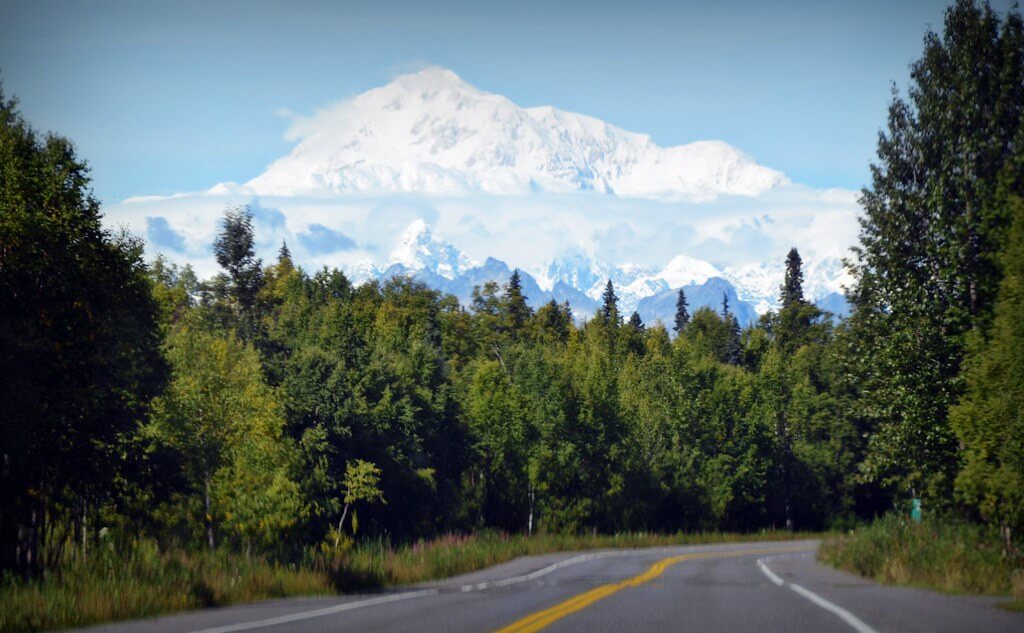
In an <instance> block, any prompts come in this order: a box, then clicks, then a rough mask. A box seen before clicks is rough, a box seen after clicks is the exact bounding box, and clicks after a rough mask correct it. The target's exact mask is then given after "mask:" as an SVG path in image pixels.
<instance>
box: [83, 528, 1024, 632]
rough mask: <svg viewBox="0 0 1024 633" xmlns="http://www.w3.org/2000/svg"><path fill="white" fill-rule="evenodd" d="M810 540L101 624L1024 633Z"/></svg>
mask: <svg viewBox="0 0 1024 633" xmlns="http://www.w3.org/2000/svg"><path fill="white" fill-rule="evenodd" d="M816 547H817V542H815V541H791V542H775V543H757V542H752V543H742V544H728V545H706V546H694V547H668V548H653V549H643V550H629V551H622V550H620V551H600V552H591V553H582V554H579V553H577V554H573V553H569V554H552V555H546V556H532V557H526V558H521V559H517V560H515V561H512V562H510V563H507V564H504V565H499V566H497V567H492V568H490V569H486V570H483V571H479V572H474V573H472V574H466V575H463V576H459V577H457V578H452V579H448V580H444V581H439V582H435V583H428V584H423V585H417V586H415V587H407V588H404V589H397V590H394V591H387V592H381V593H376V594H360V595H347V596H335V597H323V598H300V599H288V600H276V601H271V602H263V603H259V604H254V605H242V606H236V607H227V608H221V609H207V610H203V611H195V612H191V613H184V614H177V615H170V616H165V617H160V618H154V619H149V620H138V621H134V622H123V623H118V624H114V625H108V626H102V627H94V628H92V629H89V630H90V631H109V632H110V633H128V632H138V633H170V632H181V631H191V632H197V633H233V632H236V631H239V632H240V631H256V632H258V633H283V632H285V631H304V632H305V631H308V632H311V633H321V632H323V633H326V632H328V631H330V632H341V631H408V632H411V633H449V632H455V633H458V632H462V631H466V632H485V631H499V632H500V633H534V632H536V631H545V632H546V633H547V632H550V633H564V632H570V631H583V632H586V633H600V632H603V631H608V632H613V631H614V632H616V633H618V632H621V631H701V632H714V631H721V632H723V633H734V632H739V631H756V632H758V633H767V632H770V631H800V632H808V631H821V632H831V631H835V632H843V633H850V632H851V631H855V632H858V633H872V632H878V633H883V632H887V631H900V632H903V631H908V632H915V631H921V632H925V631H927V632H929V633H933V632H937V631H1014V632H1016V633H1021V632H1022V631H1024V614H1022V613H1012V612H1008V611H1005V610H1003V609H1000V608H998V607H997V604H998V602H1000V600H1001V599H999V598H985V597H972V596H952V595H945V594H940V593H935V592H931V591H927V590H923V589H909V588H895V587H882V586H879V585H877V584H874V583H871V582H868V581H866V580H863V579H860V578H857V577H854V576H851V575H849V574H845V573H842V572H838V571H836V570H834V569H830V568H827V567H824V566H822V565H820V564H818V563H817V562H815V560H814V550H815V549H816Z"/></svg>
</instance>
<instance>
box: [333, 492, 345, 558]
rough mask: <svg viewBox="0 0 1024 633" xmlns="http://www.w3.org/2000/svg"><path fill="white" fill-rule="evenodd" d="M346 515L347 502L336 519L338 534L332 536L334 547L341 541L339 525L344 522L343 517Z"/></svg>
mask: <svg viewBox="0 0 1024 633" xmlns="http://www.w3.org/2000/svg"><path fill="white" fill-rule="evenodd" d="M347 515H348V504H347V503H346V504H345V508H344V509H343V510H342V511H341V518H340V519H338V534H337V535H336V536H335V537H334V547H338V544H339V543H341V526H342V524H343V523H345V517H346V516H347Z"/></svg>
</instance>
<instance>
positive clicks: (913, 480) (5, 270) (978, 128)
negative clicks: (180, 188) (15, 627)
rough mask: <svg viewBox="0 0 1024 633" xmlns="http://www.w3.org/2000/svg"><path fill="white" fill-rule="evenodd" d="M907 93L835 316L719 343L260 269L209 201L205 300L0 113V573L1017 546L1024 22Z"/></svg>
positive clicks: (794, 301)
mask: <svg viewBox="0 0 1024 633" xmlns="http://www.w3.org/2000/svg"><path fill="white" fill-rule="evenodd" d="M912 79H913V83H912V87H911V90H910V92H909V96H908V99H906V100H904V99H903V98H901V97H899V96H895V97H894V100H893V104H892V106H891V108H890V118H889V125H888V128H887V130H886V131H885V132H883V133H882V134H881V135H880V139H879V162H878V164H877V165H875V166H874V167H873V182H872V185H871V187H870V188H868V189H866V190H865V191H864V196H863V204H864V208H865V213H864V216H863V219H862V231H861V237H860V246H859V247H858V248H857V249H856V250H855V253H854V257H853V258H852V260H851V262H850V266H851V268H852V270H853V272H854V273H855V276H856V278H857V284H856V286H855V287H854V288H852V289H850V295H849V297H850V300H851V302H852V304H853V308H854V311H853V315H852V317H851V318H850V319H848V320H847V321H846V322H837V321H836V320H834V319H832V318H831V317H830V315H827V314H823V313H822V312H820V311H819V310H818V309H817V308H815V307H814V306H813V305H812V304H811V303H810V302H809V301H807V300H806V299H805V297H804V294H803V288H802V272H801V260H800V255H799V253H798V251H797V249H796V248H794V249H793V250H791V251H790V253H789V254H788V256H787V258H786V269H787V271H786V277H785V280H784V283H783V284H782V286H781V287H780V302H781V305H782V307H781V309H780V310H779V311H778V312H777V313H769V314H767V315H765V316H764V317H762V319H761V320H760V322H759V323H758V324H757V325H755V326H753V327H749V328H747V329H745V330H742V331H741V329H740V327H739V325H738V322H737V320H736V318H735V317H734V316H733V315H732V314H731V313H730V311H729V307H728V303H727V301H725V300H724V298H723V305H722V307H721V309H720V310H718V311H713V310H710V309H707V308H702V309H700V310H697V311H696V312H694V313H693V314H690V312H689V308H688V304H687V302H686V297H685V296H684V295H683V294H682V292H680V295H679V301H678V304H677V315H676V319H675V320H674V322H673V323H672V324H671V325H672V328H671V331H670V330H668V329H666V327H665V326H663V325H662V324H659V323H655V324H645V323H643V322H642V321H641V320H640V318H639V316H638V315H637V314H635V313H634V314H632V315H630V316H629V317H628V318H627V317H626V315H623V314H620V313H619V307H618V304H617V299H616V296H615V288H614V287H613V286H612V284H611V282H609V283H608V287H607V289H606V292H605V294H604V300H603V305H602V307H601V308H600V309H599V310H598V311H597V312H596V313H595V314H594V315H593V316H592V317H591V318H590V319H588V320H586V322H583V323H576V322H574V321H573V319H572V317H571V316H570V312H569V309H568V306H566V305H559V304H557V303H554V302H552V303H548V304H546V305H543V306H540V307H539V308H537V309H536V310H533V309H531V307H530V304H529V302H528V298H527V297H524V296H523V292H522V288H521V285H520V280H519V276H518V273H515V274H513V275H512V277H511V278H510V279H509V280H507V282H506V283H504V284H502V285H498V284H495V283H489V284H486V285H484V286H482V287H480V288H478V289H477V290H476V291H475V292H474V296H473V301H472V305H470V306H462V305H460V304H459V303H458V301H457V300H456V299H455V298H453V297H451V296H442V295H441V294H439V293H437V292H435V291H433V290H430V289H429V288H427V287H425V286H423V285H420V284H418V283H416V282H413V281H411V280H408V279H405V278H396V279H392V280H390V281H387V282H385V283H376V282H372V283H368V284H365V285H362V286H358V287H355V286H353V285H352V284H351V283H350V282H349V280H348V279H346V277H345V275H344V274H343V273H341V272H339V271H337V270H328V269H323V270H319V271H315V272H308V271H304V270H302V269H301V268H299V267H297V266H296V265H295V263H294V262H293V261H292V258H291V255H290V253H289V252H288V249H287V246H285V245H282V248H281V251H280V253H279V255H278V257H277V258H276V261H274V262H272V263H270V264H269V265H264V263H263V262H261V261H260V260H259V259H258V258H257V257H256V254H255V251H254V243H255V236H254V231H253V225H252V218H251V216H250V215H249V214H248V212H247V210H246V209H245V208H244V207H239V208H231V209H229V210H228V211H227V212H226V213H225V216H224V218H223V221H222V224H221V229H220V232H219V235H218V237H217V240H216V242H215V244H214V245H213V247H214V252H215V254H216V256H217V261H218V262H219V264H220V266H221V268H222V273H221V274H219V275H217V276H216V277H214V278H212V279H207V280H199V279H197V278H196V276H195V275H194V274H193V272H192V271H191V269H190V268H188V267H184V268H179V267H177V266H174V265H172V264H170V263H168V262H167V261H165V260H163V259H162V258H157V259H156V260H155V261H154V262H153V263H151V264H150V265H145V264H144V263H143V262H142V260H141V248H140V246H139V244H138V242H137V241H136V240H134V239H133V238H131V237H130V236H126V235H114V234H111V233H109V232H107V231H104V230H103V229H102V228H101V226H100V214H99V208H98V204H97V203H96V201H95V200H94V199H93V198H92V197H91V195H90V194H89V191H88V179H87V173H86V169H85V166H84V164H83V163H82V162H81V161H80V160H79V159H77V158H76V157H75V155H74V152H73V150H72V148H71V147H70V145H69V144H68V142H67V141H65V140H63V139H60V138H57V137H53V136H48V137H45V138H43V137H40V136H39V135H37V134H36V133H34V132H33V131H32V130H31V129H30V128H29V126H28V125H27V124H26V123H25V122H24V121H23V119H22V118H21V117H20V116H19V115H18V113H17V111H16V108H15V104H14V103H13V102H10V101H5V100H4V99H3V98H2V96H0V119H2V131H0V212H2V216H0V294H2V300H0V366H2V367H3V368H4V369H3V371H2V372H0V398H2V399H3V401H4V403H5V407H4V413H3V415H2V416H0V420H2V422H0V424H2V428H0V431H2V446H0V453H2V459H3V463H2V464H0V468H2V471H0V535H2V548H0V549H2V555H0V567H2V568H3V569H8V570H17V571H19V572H21V573H23V574H33V573H37V572H38V571H40V570H41V569H43V568H45V567H46V566H47V565H48V564H52V563H53V562H54V561H56V560H58V559H59V558H60V557H61V556H63V555H65V552H64V551H63V548H67V547H70V548H73V549H74V552H76V554H75V555H82V556H85V555H86V553H87V552H88V550H89V548H90V547H92V546H93V544H94V543H95V542H96V541H97V540H99V539H100V538H101V536H100V535H101V533H103V534H107V535H108V536H107V538H111V537H110V536H109V534H110V533H111V532H113V533H114V534H115V535H116V534H122V535H137V534H145V535H148V536H151V537H153V538H156V539H158V540H159V541H160V542H161V543H163V544H165V545H167V546H178V547H193V548H216V547H225V548H233V549H239V550H244V551H253V550H258V551H271V552H275V553H279V554H282V555H286V554H288V553H289V552H294V551H298V550H301V549H303V548H305V547H307V546H310V545H316V546H318V547H321V548H323V549H324V550H326V551H333V552H335V553H337V552H338V551H339V550H340V551H342V552H343V551H344V548H345V547H347V545H348V544H350V543H351V535H354V534H356V533H357V532H358V533H359V534H387V535H390V536H392V537H393V538H396V539H410V538H415V537H420V536H429V535H433V534H439V533H444V532H450V531H456V532H469V531H473V530H478V529H483V528H495V529H499V530H503V531H509V532H521V533H532V532H536V531H549V532H582V531H599V532H616V531H626V530H654V531H678V530H700V529H722V530H737V531H748V530H755V529H760V528H770V527H775V528H783V527H785V528H790V529H819V528H824V527H828V526H835V525H843V524H848V523H850V522H853V521H856V520H859V519H863V518H869V517H872V516H875V515H877V514H880V513H882V512H885V511H887V510H889V509H890V508H892V507H893V506H894V505H897V504H900V503H903V502H905V501H906V500H907V499H909V498H910V497H911V496H917V497H922V498H923V499H924V500H925V503H926V507H928V508H932V509H941V510H943V511H947V512H958V513H961V514H977V516H979V517H980V518H983V519H985V520H988V521H992V522H994V523H996V524H998V525H1000V526H1001V527H1004V528H1006V529H1007V535H1008V536H1007V537H1008V538H1010V536H1009V535H1010V534H1011V532H1010V530H1011V528H1022V527H1024V391H1022V390H1024V351H1022V349H1024V345H1022V343H1024V338H1022V335H1024V333H1022V332H1021V325H1020V324H1021V323H1022V322H1024V317H1022V316H1021V315H1022V312H1021V311H1022V310H1024V296H1022V293H1024V290H1022V283H1024V282H1022V280H1024V269H1022V266H1024V264H1022V262H1024V252H1022V249H1024V204H1022V203H1021V198H1020V197H1019V196H1021V195H1022V194H1024V126H1022V113H1024V27H1022V21H1021V18H1020V16H1019V14H1018V13H1017V12H1016V11H1014V12H1012V13H1010V14H1009V15H1007V16H1005V17H1003V18H1000V17H999V16H997V15H995V14H994V13H993V12H992V11H991V10H990V9H989V7H988V6H987V5H977V4H976V3H974V2H970V1H967V0H961V1H959V2H957V3H956V5H955V6H953V7H952V8H950V10H949V11H948V12H947V17H946V25H945V32H944V34H943V35H941V36H939V35H937V34H929V35H928V36H927V37H926V38H925V54H924V56H923V57H922V58H921V59H920V60H919V61H918V62H917V63H915V65H914V66H913V72H912Z"/></svg>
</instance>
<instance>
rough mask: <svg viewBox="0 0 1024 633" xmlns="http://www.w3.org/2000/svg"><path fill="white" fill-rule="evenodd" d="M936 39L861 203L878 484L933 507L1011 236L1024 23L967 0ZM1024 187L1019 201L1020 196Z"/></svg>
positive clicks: (858, 370) (948, 471)
mask: <svg viewBox="0 0 1024 633" xmlns="http://www.w3.org/2000/svg"><path fill="white" fill-rule="evenodd" d="M944 26H945V28H944V31H943V33H942V34H941V35H940V34H936V33H929V34H928V35H927V36H926V37H925V40H924V52H923V54H922V56H921V58H920V59H919V60H918V61H916V62H915V63H914V64H913V67H912V70H911V79H912V82H911V87H910V90H909V93H908V96H907V99H903V98H901V97H899V96H898V95H897V96H894V98H893V102H892V105H891V106H890V109H889V121H888V127H887V130H886V131H885V132H883V133H882V134H881V135H880V137H879V142H878V159H879V160H878V163H877V164H876V165H874V166H873V167H872V184H871V187H870V188H868V189H865V191H864V193H863V198H862V203H863V205H864V209H865V213H864V216H863V218H862V221H861V233H860V246H859V248H858V249H856V260H855V261H854V262H852V270H853V272H854V274H855V275H856V277H857V279H858V281H857V286H856V288H855V289H853V292H852V295H851V298H852V300H853V303H854V307H855V312H854V315H853V318H852V319H851V325H852V327H853V329H854V330H855V332H856V341H854V342H853V345H852V346H851V348H850V350H849V351H850V354H851V355H850V360H849V368H850V370H851V371H852V372H854V373H855V375H856V376H858V380H859V382H860V390H861V392H862V393H863V394H864V397H863V398H862V399H861V400H860V401H859V402H857V403H856V406H857V407H858V409H859V412H858V415H859V417H862V418H863V420H864V424H865V426H867V427H868V430H869V431H870V433H871V441H870V445H869V451H868V454H867V456H866V460H865V461H864V463H863V465H862V470H863V474H864V476H865V480H866V481H871V482H877V483H881V484H883V485H885V486H887V487H889V488H891V489H894V490H896V491H899V492H900V493H902V494H909V493H911V492H915V493H916V494H918V495H921V496H923V497H924V498H926V499H928V500H929V501H931V502H934V503H949V502H950V501H951V500H952V499H953V498H954V497H953V494H952V485H953V481H954V478H955V477H956V474H957V470H958V465H959V455H958V446H957V438H956V436H955V434H954V433H953V431H952V429H951V428H950V426H949V423H948V412H949V409H950V407H951V406H952V405H953V404H955V403H956V401H957V400H958V398H959V397H960V394H961V392H962V387H963V381H962V379H961V376H960V369H961V362H962V360H963V357H964V352H965V347H964V343H965V336H966V334H967V333H968V332H969V331H970V330H971V329H972V328H973V327H975V326H976V325H979V324H983V323H984V322H986V321H987V320H988V319H989V318H990V315H991V310H992V306H993V303H994V297H995V294H996V291H997V288H998V281H999V277H1000V271H999V267H998V265H997V261H996V260H995V259H994V258H993V255H994V254H996V253H998V252H999V251H1000V250H1001V247H1002V244H1003V242H1004V239H1005V229H1006V224H1007V222H1006V215H1005V212H1006V210H1007V209H1006V208H1005V207H1004V206H1003V205H999V204H996V203H995V202H996V198H997V196H996V192H997V188H998V186H999V182H1000V180H1005V181H1006V182H1007V183H1008V184H1010V185H1011V186H1019V185H1020V184H1021V181H1020V179H1019V178H1014V177H1010V176H1006V177H1004V178H1001V177H1000V175H1001V174H1002V173H1003V172H1004V171H1005V170H1008V169H1010V170H1012V168H1013V165H1017V166H1018V168H1019V164H1020V163H1019V160H1020V147H1022V146H1021V145H1020V144H1019V138H1020V122H1021V115H1022V112H1024V99H1022V98H1021V97H1022V88H1021V86H1022V85H1024V64H1022V63H1021V60H1022V58H1024V37H1022V33H1024V25H1022V21H1021V17H1020V15H1019V13H1018V12H1017V11H1016V9H1014V10H1011V11H1010V12H1009V13H1008V14H1007V15H1006V17H1005V18H1003V19H1000V18H999V16H997V15H996V14H995V13H994V12H993V10H992V9H991V7H990V6H989V5H988V4H980V5H979V4H978V3H976V2H974V1H973V0H957V1H956V2H955V3H954V5H953V6H951V7H950V8H949V9H948V10H947V11H946V18H945V25H944ZM1017 193H1020V192H1019V191H1018V192H1017Z"/></svg>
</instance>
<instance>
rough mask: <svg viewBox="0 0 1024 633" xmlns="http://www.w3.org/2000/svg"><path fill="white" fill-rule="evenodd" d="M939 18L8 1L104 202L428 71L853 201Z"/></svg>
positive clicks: (2, 49) (904, 7)
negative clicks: (290, 117) (715, 146)
mask: <svg viewBox="0 0 1024 633" xmlns="http://www.w3.org/2000/svg"><path fill="white" fill-rule="evenodd" d="M945 4H946V3H945V2H943V1H914V2H905V1H893V0H890V1H888V2H886V1H873V0H872V1H864V2H857V3H851V2H831V1H824V0H819V1H816V2H787V3H772V2H738V1H722V2H717V3H703V2H700V3H696V2H693V3H691V2H642V1H637V2H626V3H623V2H614V3H612V2H602V1H600V0H592V1H590V2H525V1H519V2H508V1H504V2H488V1H478V2H471V3H464V2H450V1H445V0H435V1H433V2H386V1H381V0H379V1H375V2H348V3H336V2H323V3H320V2H288V3H284V2H280V3H269V2H218V3H198V2H175V3H156V2H146V3H137V2H103V1H99V2H88V3H86V2H59V3H55V2H31V3H28V2H8V1H7V0H0V73H2V74H0V78H2V81H3V84H4V90H5V92H6V93H7V94H8V95H10V94H14V95H16V96H17V97H18V98H19V99H20V101H21V108H22V111H23V113H24V114H25V115H26V116H27V117H28V118H29V119H30V120H31V121H32V122H33V123H34V124H35V125H36V126H37V127H39V128H43V129H52V130H55V131H58V132H60V133H61V134H64V135H66V136H69V137H70V138H72V139H73V140H74V141H75V142H76V143H77V145H78V147H79V150H80V153H81V154H82V155H83V156H85V157H86V158H87V159H88V160H89V161H90V162H91V164H92V166H93V173H94V177H95V183H94V184H95V189H96V192H97V194H98V195H99V197H100V198H101V199H102V200H104V201H105V202H108V203H116V202H118V201H120V200H123V199H124V198H126V197H129V196H136V195H145V194H170V193H173V192H180V191H194V190H199V189H203V188H206V187H209V186H211V185H213V184H215V183H217V182H222V181H238V182H243V181H246V180H248V179H249V178H251V177H253V176H255V175H257V174H259V173H260V172H261V171H263V169H264V168H265V166H266V165H267V164H268V163H270V162H271V161H272V160H273V159H275V158H277V157H279V156H281V155H283V154H286V153H287V152H288V150H289V149H290V144H289V143H287V142H286V141H285V140H284V138H283V135H284V132H285V130H286V128H287V127H288V122H287V120H286V119H285V118H283V117H282V116H281V115H280V112H281V111H282V110H285V109H286V110H289V111H292V112H296V113H300V114H305V113H309V112H311V111H312V110H313V109H315V108H317V107H321V106H325V105H327V104H330V103H332V102H336V101H338V100H340V99H343V98H346V97H349V96H352V95H355V94H358V93H360V92H363V91H365V90H367V89H369V88H372V87H375V86H377V85H381V84H384V83H386V82H387V81H388V80H389V79H391V78H392V77H393V76H394V75H396V74H398V73H401V72H405V71H409V70H413V69H417V68H419V67H421V66H423V65H425V64H436V65H440V66H445V67H448V68H451V69H453V70H454V71H455V72H457V73H458V74H459V75H461V76H462V77H463V78H464V79H466V80H467V81H469V82H470V83H472V84H474V85H476V86H478V87H480V88H482V89H484V90H488V91H492V92H498V93H501V94H504V95H506V96H508V97H509V98H510V99H512V100H513V101H514V102H516V103H518V104H520V105H524V106H533V105H543V104H550V105H554V106H557V107H560V108H562V109H566V110H573V111H578V112H583V113H586V114H590V115H593V116H596V117H599V118H602V119H605V120H607V121H609V122H611V123H614V124H616V125H618V126H620V127H624V128H626V129H630V130H635V131H640V132H646V133H649V134H650V135H651V136H652V137H653V138H654V140H655V141H656V142H657V143H658V144H660V145H663V146H664V145H675V144H680V143H685V142H689V141H693V140H699V139H721V140H724V141H726V142H728V143H730V144H732V145H735V146H736V147H738V148H740V149H742V150H743V151H745V152H747V153H749V154H752V155H753V156H754V157H755V158H756V159H757V160H758V162H760V163H762V164H764V165H767V166H770V167H773V168H775V169H779V170H782V171H784V172H785V173H786V174H787V175H788V176H789V177H790V178H791V179H792V180H794V181H795V182H799V183H803V184H807V185H810V186H812V187H819V188H820V187H845V188H849V189H856V188H859V187H860V186H862V185H863V184H865V182H866V180H867V177H868V163H869V161H870V160H871V158H872V156H873V152H874V145H875V141H876V136H877V131H878V129H879V128H880V126H881V125H882V124H883V123H884V121H885V111H886V106H887V103H888V101H889V91H890V85H891V82H893V81H895V82H897V84H898V85H903V84H904V83H905V81H906V76H907V69H908V65H909V63H910V62H911V61H912V60H913V59H914V58H915V57H916V56H917V55H918V54H919V52H920V48H921V38H922V36H923V34H924V32H925V29H926V28H927V27H928V26H929V25H930V26H932V27H933V28H941V20H942V11H943V8H944V6H945ZM1006 5H1008V1H1007V2H996V3H994V6H995V7H996V8H997V9H1000V10H1002V9H1005V6H1006ZM158 228H159V227H158ZM324 228H326V227H324ZM321 237H323V236H322V235H321Z"/></svg>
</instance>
